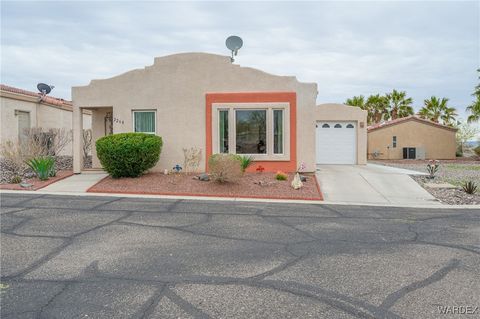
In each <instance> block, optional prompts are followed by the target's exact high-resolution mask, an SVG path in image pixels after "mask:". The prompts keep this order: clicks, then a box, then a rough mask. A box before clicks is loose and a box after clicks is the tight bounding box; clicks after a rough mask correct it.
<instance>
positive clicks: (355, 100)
mask: <svg viewBox="0 0 480 319" xmlns="http://www.w3.org/2000/svg"><path fill="white" fill-rule="evenodd" d="M344 104H345V105H350V106H357V107H359V108H361V109H362V110H365V97H364V96H363V95H359V96H354V97H352V98H350V99H347V100H346V101H345V103H344Z"/></svg>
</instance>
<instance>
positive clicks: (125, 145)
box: [95, 133, 163, 178]
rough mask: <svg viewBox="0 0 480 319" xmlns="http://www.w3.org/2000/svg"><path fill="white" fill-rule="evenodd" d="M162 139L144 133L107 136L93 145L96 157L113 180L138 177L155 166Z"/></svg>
mask: <svg viewBox="0 0 480 319" xmlns="http://www.w3.org/2000/svg"><path fill="white" fill-rule="evenodd" d="M162 145H163V142H162V138H161V137H160V136H156V135H152V134H145V133H120V134H112V135H107V136H104V137H102V138H100V139H99V140H97V142H96V143H95V146H96V149H97V157H98V159H99V160H100V163H101V164H102V166H103V169H105V171H107V172H108V173H109V174H110V176H112V177H113V178H118V177H138V176H140V175H142V174H143V173H144V172H145V171H147V170H148V169H150V168H152V167H154V166H155V164H157V162H158V160H159V158H160V152H161V151H162Z"/></svg>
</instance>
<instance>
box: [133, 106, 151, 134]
mask: <svg viewBox="0 0 480 319" xmlns="http://www.w3.org/2000/svg"><path fill="white" fill-rule="evenodd" d="M152 112H153V113H154V115H155V116H154V119H155V122H154V123H155V132H135V113H152ZM132 131H133V132H135V133H145V134H154V135H156V134H157V110H146V109H141V110H132Z"/></svg>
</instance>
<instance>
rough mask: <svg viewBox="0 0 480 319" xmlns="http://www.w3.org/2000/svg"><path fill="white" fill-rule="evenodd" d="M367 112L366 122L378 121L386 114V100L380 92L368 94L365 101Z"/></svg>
mask: <svg viewBox="0 0 480 319" xmlns="http://www.w3.org/2000/svg"><path fill="white" fill-rule="evenodd" d="M366 105H367V109H368V110H369V112H368V124H372V123H380V122H381V121H382V120H383V119H385V117H386V115H387V114H388V100H387V98H386V97H385V96H380V94H376V95H370V96H369V97H368V99H367V102H366Z"/></svg>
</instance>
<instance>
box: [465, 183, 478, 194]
mask: <svg viewBox="0 0 480 319" xmlns="http://www.w3.org/2000/svg"><path fill="white" fill-rule="evenodd" d="M462 188H463V191H464V192H465V193H467V194H475V193H476V192H477V185H476V184H475V182H472V181H468V182H465V184H463V186H462Z"/></svg>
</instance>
